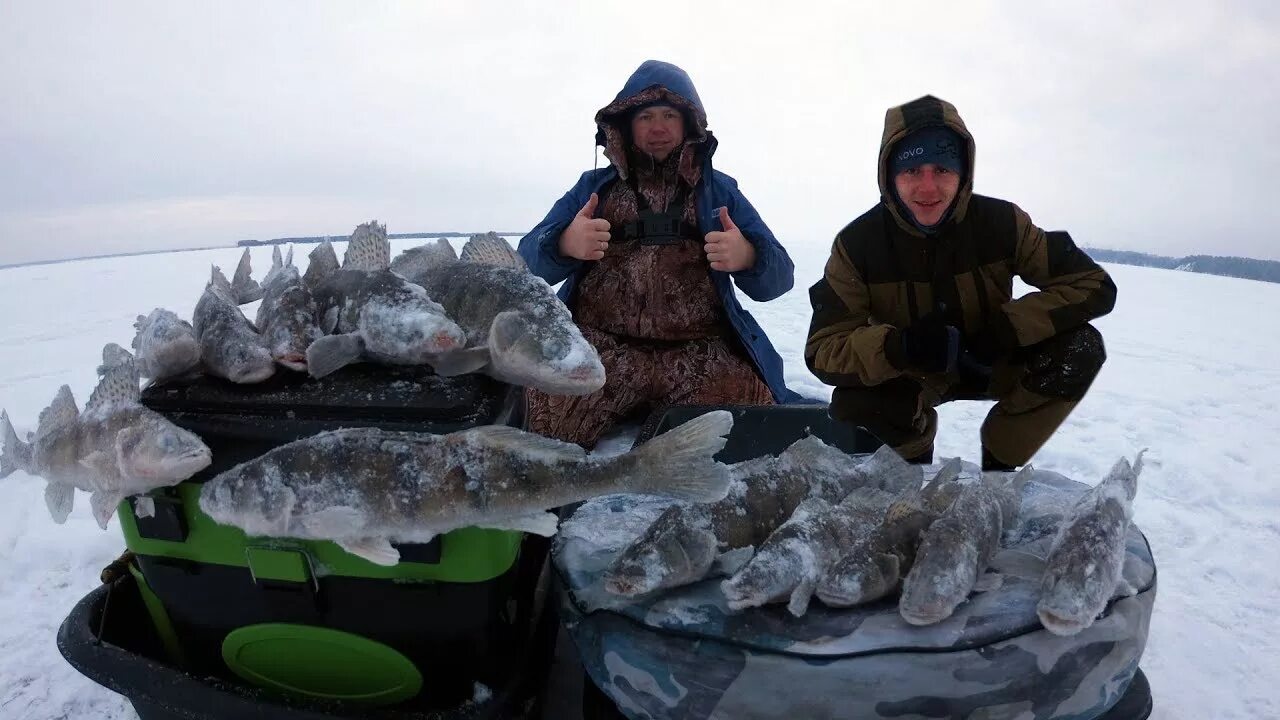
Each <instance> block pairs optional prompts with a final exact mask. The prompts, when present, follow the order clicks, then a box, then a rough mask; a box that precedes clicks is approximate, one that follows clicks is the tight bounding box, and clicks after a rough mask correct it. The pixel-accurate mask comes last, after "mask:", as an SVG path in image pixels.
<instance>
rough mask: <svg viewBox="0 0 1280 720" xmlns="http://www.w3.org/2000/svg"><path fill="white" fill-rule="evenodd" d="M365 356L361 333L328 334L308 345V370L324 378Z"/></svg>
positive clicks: (315, 376)
mask: <svg viewBox="0 0 1280 720" xmlns="http://www.w3.org/2000/svg"><path fill="white" fill-rule="evenodd" d="M363 358H364V340H363V339H361V337H360V336H359V335H357V334H355V333H348V334H346V335H326V336H324V337H322V338H316V340H315V341H314V342H312V343H311V345H310V346H308V347H307V372H308V373H310V374H311V377H313V378H322V377H324V376H325V375H329V374H330V373H333V372H336V371H337V370H339V369H341V368H344V367H346V366H348V365H351V364H353V363H357V362H360V360H361V359H363Z"/></svg>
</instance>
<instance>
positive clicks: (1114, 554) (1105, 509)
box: [1036, 453, 1142, 635]
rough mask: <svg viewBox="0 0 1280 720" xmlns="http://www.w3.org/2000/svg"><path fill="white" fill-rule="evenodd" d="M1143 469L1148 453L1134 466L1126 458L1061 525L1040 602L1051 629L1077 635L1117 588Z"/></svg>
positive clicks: (1040, 611) (1039, 609) (1038, 608)
mask: <svg viewBox="0 0 1280 720" xmlns="http://www.w3.org/2000/svg"><path fill="white" fill-rule="evenodd" d="M1140 472H1142V453H1138V457H1137V459H1136V460H1135V461H1134V463H1133V465H1132V466H1131V465H1130V464H1129V461H1128V460H1127V459H1125V458H1120V460H1119V461H1118V462H1116V464H1115V466H1114V467H1112V468H1111V472H1110V473H1109V474H1108V475H1107V477H1106V478H1105V479H1103V481H1102V482H1101V483H1099V484H1098V485H1097V486H1095V487H1093V488H1091V489H1090V490H1089V491H1087V492H1086V493H1085V494H1084V495H1083V496H1082V497H1081V498H1080V499H1079V500H1078V501H1077V502H1076V504H1075V507H1074V508H1073V509H1072V512H1071V514H1070V516H1069V517H1068V518H1067V519H1066V520H1065V521H1064V522H1063V524H1062V526H1061V528H1060V529H1059V530H1058V534H1057V536H1056V537H1055V538H1054V541H1053V545H1052V546H1051V548H1050V550H1049V557H1048V559H1047V560H1046V562H1045V569H1044V576H1043V579H1042V581H1041V588H1040V602H1039V604H1038V605H1037V606H1036V614H1037V615H1039V617H1040V622H1041V623H1042V624H1043V625H1044V626H1045V628H1047V629H1048V630H1049V631H1050V632H1052V633H1055V634H1057V635H1074V634H1076V633H1078V632H1080V631H1081V630H1084V629H1085V628H1087V627H1089V626H1090V625H1092V624H1093V621H1094V619H1095V618H1097V617H1098V615H1099V614H1100V613H1101V612H1102V611H1103V609H1104V608H1105V607H1106V606H1107V603H1108V602H1109V601H1110V600H1111V597H1112V595H1113V594H1115V591H1116V587H1117V586H1118V585H1120V583H1121V571H1122V570H1123V568H1124V556H1125V538H1126V535H1127V534H1128V532H1129V523H1130V522H1131V521H1132V519H1133V498H1134V496H1135V495H1137V493H1138V474H1139V473H1140ZM1126 589H1127V588H1126ZM1128 594H1132V591H1131V590H1130V591H1129V593H1128Z"/></svg>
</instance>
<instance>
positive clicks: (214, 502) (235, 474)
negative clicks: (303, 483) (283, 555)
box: [200, 459, 298, 536]
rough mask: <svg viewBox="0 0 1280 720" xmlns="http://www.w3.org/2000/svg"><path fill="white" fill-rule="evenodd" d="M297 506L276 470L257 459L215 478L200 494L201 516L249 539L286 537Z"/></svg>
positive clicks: (274, 467)
mask: <svg viewBox="0 0 1280 720" xmlns="http://www.w3.org/2000/svg"><path fill="white" fill-rule="evenodd" d="M297 505H298V497H297V495H296V494H295V493H294V491H293V488H291V487H289V486H288V485H287V484H286V483H285V482H283V480H282V476H281V473H280V472H279V469H278V468H277V467H276V466H275V465H274V464H271V463H267V462H263V461H262V460H261V459H259V460H257V461H250V462H247V463H244V464H242V465H239V466H237V467H235V468H232V469H231V470H228V471H226V472H224V473H222V474H221V475H218V476H217V477H215V478H213V479H212V480H210V481H208V482H206V483H205V484H204V487H202V488H201V490H200V509H201V510H203V511H204V512H205V514H207V515H208V516H209V517H211V518H213V520H214V521H215V522H218V523H221V524H223V525H231V526H233V527H238V528H240V529H241V530H244V531H245V533H247V534H249V535H264V536H281V535H287V534H288V533H289V532H290V526H291V525H292V524H293V523H292V519H293V514H294V510H295V508H296V507H297Z"/></svg>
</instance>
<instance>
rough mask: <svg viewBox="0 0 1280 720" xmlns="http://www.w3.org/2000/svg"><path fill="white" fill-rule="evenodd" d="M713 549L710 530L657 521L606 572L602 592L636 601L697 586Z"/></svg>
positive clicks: (679, 523) (710, 560)
mask: <svg viewBox="0 0 1280 720" xmlns="http://www.w3.org/2000/svg"><path fill="white" fill-rule="evenodd" d="M716 548H717V541H716V537H715V535H714V534H713V533H712V532H711V531H710V529H708V528H706V527H697V526H693V525H690V524H687V523H684V522H666V521H664V519H663V518H659V520H658V521H657V522H655V523H654V524H653V525H652V526H650V528H649V530H648V531H646V532H645V534H644V535H642V536H640V538H639V539H637V540H636V541H635V542H634V543H632V544H631V546H629V547H628V548H627V549H626V550H624V551H623V552H622V554H620V555H619V556H618V557H617V559H615V560H614V562H613V564H612V565H610V566H609V568H608V569H607V570H606V571H605V575H604V583H605V589H606V590H608V591H609V592H611V593H613V594H615V595H623V596H627V597H635V596H638V595H644V594H646V593H651V592H655V591H657V590H663V589H666V588H673V587H680V586H683V585H688V584H689V583H692V582H697V581H698V580H701V579H702V578H704V577H706V575H707V573H708V572H709V571H710V570H711V566H712V564H713V563H714V562H715V559H716Z"/></svg>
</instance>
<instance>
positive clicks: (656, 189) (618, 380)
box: [520, 60, 799, 447]
mask: <svg viewBox="0 0 1280 720" xmlns="http://www.w3.org/2000/svg"><path fill="white" fill-rule="evenodd" d="M595 119H596V125H597V127H598V128H599V130H598V132H597V133H596V144H598V145H601V146H603V147H604V154H605V157H607V158H608V159H609V161H610V165H609V167H607V168H603V169H597V170H592V171H590V172H586V173H583V175H582V177H581V178H580V179H579V180H578V183H577V184H576V185H574V187H573V188H572V189H571V190H569V192H567V193H565V195H564V197H562V198H560V201H559V202H557V203H556V204H555V206H554V207H552V208H551V212H549V213H547V217H546V218H544V219H543V220H542V222H541V223H539V224H538V225H537V227H535V228H534V229H533V231H532V232H530V233H529V234H528V235H526V236H525V237H524V238H522V239H521V240H520V255H521V256H522V257H524V259H525V261H526V262H527V263H528V264H529V267H530V268H532V270H533V272H534V273H535V274H536V275H538V276H539V277H541V278H543V279H544V280H546V281H547V282H549V283H552V284H555V283H558V282H561V281H564V284H563V285H562V286H561V288H560V298H561V299H562V300H564V301H565V303H566V304H568V306H569V308H570V310H572V311H573V315H574V320H575V321H576V322H577V323H578V326H579V327H580V328H582V332H583V335H585V336H586V338H587V339H588V340H589V341H590V342H591V343H592V344H593V345H594V346H595V347H596V349H597V350H598V351H599V352H600V359H601V362H602V363H603V364H604V367H605V375H606V379H605V385H604V387H603V388H601V389H600V390H597V391H596V392H594V393H592V394H590V395H584V396H560V395H548V394H546V393H543V392H540V391H537V390H529V391H528V424H529V427H530V429H532V430H533V431H535V432H538V433H541V434H543V435H546V436H548V437H555V438H559V439H561V440H566V441H569V442H575V443H579V444H581V445H583V446H585V447H593V446H594V445H595V443H596V441H597V440H598V439H599V438H600V436H601V434H603V433H604V432H605V431H606V430H608V429H609V427H611V426H612V425H613V424H614V423H615V422H617V421H618V420H620V419H623V418H626V417H628V416H632V415H634V414H636V413H639V412H643V411H645V410H647V409H650V408H653V407H661V406H664V405H668V404H747V405H766V404H771V403H775V402H788V401H794V400H797V399H798V398H799V396H797V395H796V394H795V393H793V392H791V391H790V390H788V389H787V387H786V385H785V384H784V383H783V380H782V358H780V357H779V356H778V353H777V351H775V350H774V349H773V346H772V345H771V344H770V343H769V339H768V338H767V337H765V334H764V331H763V330H762V329H761V328H760V325H759V324H757V323H756V321H755V319H753V318H752V317H751V315H750V314H748V313H747V311H746V310H744V309H743V308H742V306H741V305H740V304H739V303H738V299H737V297H736V296H735V294H734V289H733V286H734V284H736V285H737V286H738V288H739V289H741V290H742V291H743V292H745V293H746V294H747V296H748V297H750V298H751V299H753V300H756V301H766V300H772V299H774V298H776V297H778V296H779V295H782V294H783V293H785V292H786V291H788V290H790V289H791V286H792V283H793V277H792V274H793V270H794V266H793V265H792V262H791V258H790V257H788V256H787V251H786V250H784V249H783V248H782V245H780V244H779V243H778V241H777V239H776V238H774V236H773V233H772V232H770V231H769V228H768V226H766V225H765V224H764V221H763V220H761V219H760V216H759V214H757V213H756V211H755V208H753V207H751V203H749V202H747V199H746V198H745V197H743V195H742V193H741V192H739V190H738V184H737V182H736V181H735V180H734V179H733V178H731V177H729V176H728V175H725V174H724V173H722V172H719V171H717V170H713V169H712V167H711V156H712V155H713V154H714V153H715V148H716V140H715V138H714V137H712V135H711V133H710V132H708V131H707V116H706V111H705V110H704V109H703V106H702V101H701V100H700V99H699V98H698V93H697V91H696V90H695V89H694V87H693V81H692V80H690V79H689V76H688V75H687V74H686V73H685V72H684V71H683V70H681V69H680V68H678V67H676V66H674V65H671V64H669V63H664V62H658V61H656V60H649V61H646V62H645V63H644V64H642V65H641V66H640V68H639V69H637V70H636V71H635V73H633V74H632V75H631V77H630V78H629V79H628V80H627V83H626V85H625V86H624V87H623V88H622V91H621V92H619V93H618V95H617V97H616V98H614V100H613V102H612V103H610V104H609V105H607V106H606V107H604V108H603V109H601V110H600V112H598V113H596V118H595Z"/></svg>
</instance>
